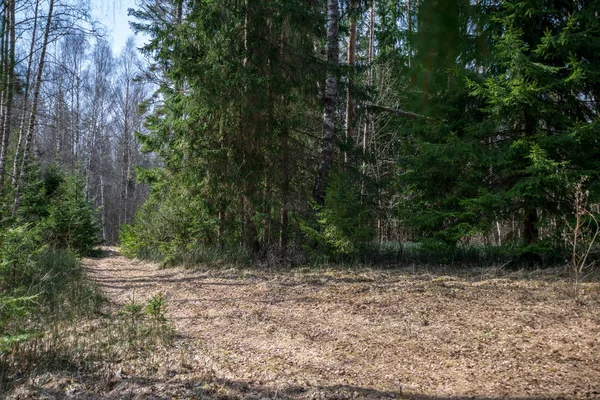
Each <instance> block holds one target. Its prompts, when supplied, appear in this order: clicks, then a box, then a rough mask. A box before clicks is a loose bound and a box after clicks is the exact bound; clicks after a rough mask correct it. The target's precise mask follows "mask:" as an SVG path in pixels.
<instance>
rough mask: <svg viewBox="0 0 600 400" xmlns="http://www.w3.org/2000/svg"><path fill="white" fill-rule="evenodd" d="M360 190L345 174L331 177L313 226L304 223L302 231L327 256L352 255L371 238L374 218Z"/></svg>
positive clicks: (364, 247) (336, 174)
mask: <svg viewBox="0 0 600 400" xmlns="http://www.w3.org/2000/svg"><path fill="white" fill-rule="evenodd" d="M362 197H363V196H361V187H360V185H357V184H356V180H352V179H350V178H349V177H348V175H347V174H345V173H343V172H341V171H338V172H336V173H334V174H333V176H332V180H331V184H330V186H329V187H328V188H327V193H326V196H325V204H324V205H323V207H321V208H319V207H317V206H316V205H315V208H316V209H317V227H316V228H312V227H311V226H310V225H308V224H306V223H304V224H303V225H302V230H303V232H304V233H305V234H306V235H307V236H308V237H309V238H311V239H312V240H314V241H316V242H317V243H318V244H319V245H320V246H323V247H324V251H325V253H326V254H329V255H330V256H334V257H337V256H348V255H356V254H358V253H360V252H361V251H364V250H365V249H366V246H367V245H368V244H369V243H370V242H371V241H372V240H373V238H374V237H375V229H374V226H375V224H374V215H373V213H372V211H371V208H370V206H369V205H368V204H367V201H366V199H364V198H362Z"/></svg>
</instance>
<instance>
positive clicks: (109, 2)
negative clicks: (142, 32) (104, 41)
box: [91, 0, 144, 55]
mask: <svg viewBox="0 0 600 400" xmlns="http://www.w3.org/2000/svg"><path fill="white" fill-rule="evenodd" d="M91 5H92V16H93V17H94V18H95V19H97V20H98V21H100V22H101V23H102V24H104V25H105V26H106V28H107V29H108V31H109V34H110V36H111V37H112V42H113V54H115V55H118V54H119V53H120V52H121V50H122V49H123V47H124V46H125V42H126V41H127V38H128V37H129V36H133V35H134V33H133V31H132V30H131V29H130V28H129V23H128V19H129V18H131V17H128V16H127V9H128V8H136V5H135V0H104V1H103V0H91ZM109 41H110V39H109ZM143 42H144V40H143V38H142V37H139V35H138V37H136V43H137V46H138V47H139V46H141V45H142V43H143Z"/></svg>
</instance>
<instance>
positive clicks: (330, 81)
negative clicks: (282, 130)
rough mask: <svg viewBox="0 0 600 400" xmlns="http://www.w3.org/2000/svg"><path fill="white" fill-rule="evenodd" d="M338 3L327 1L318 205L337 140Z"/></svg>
mask: <svg viewBox="0 0 600 400" xmlns="http://www.w3.org/2000/svg"><path fill="white" fill-rule="evenodd" d="M338 16H339V10H338V1H337V0H327V64H328V65H327V69H328V71H327V80H326V82H325V99H324V107H323V108H324V110H323V138H322V140H323V142H322V147H321V154H320V156H319V169H318V171H317V179H316V182H315V188H314V191H313V197H314V199H315V202H316V203H317V204H318V205H323V204H324V203H325V191H326V189H327V185H328V184H329V172H330V171H331V168H332V166H333V151H334V149H333V147H334V140H335V109H336V103H337V69H338V64H339V41H338V36H339V35H338Z"/></svg>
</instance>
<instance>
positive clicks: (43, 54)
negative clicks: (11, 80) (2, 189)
mask: <svg viewBox="0 0 600 400" xmlns="http://www.w3.org/2000/svg"><path fill="white" fill-rule="evenodd" d="M53 12H54V0H50V5H49V8H48V17H47V18H46V29H45V31H44V40H43V42H42V52H41V54H40V62H39V65H38V71H37V77H36V80H35V86H34V88H33V103H32V105H31V115H30V116H29V126H28V130H27V137H26V139H25V147H24V149H23V159H22V161H21V170H20V171H19V179H18V180H17V186H16V191H15V203H14V207H13V215H16V214H17V211H18V210H19V204H20V202H21V194H22V190H23V180H24V178H25V167H26V166H27V162H28V158H29V153H30V151H31V147H32V142H33V130H34V128H35V119H36V116H37V107H38V101H39V97H40V89H41V86H42V75H43V72H44V61H45V58H46V49H47V47H48V39H49V37H50V25H51V24H52V13H53Z"/></svg>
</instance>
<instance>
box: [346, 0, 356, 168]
mask: <svg viewBox="0 0 600 400" xmlns="http://www.w3.org/2000/svg"><path fill="white" fill-rule="evenodd" d="M356 1H357V0H350V5H349V7H350V32H349V37H348V87H347V88H346V142H347V143H352V147H354V137H355V133H354V124H355V120H356V101H355V100H354V98H353V97H352V85H353V84H354V65H355V63H356ZM350 158H351V157H350V154H349V152H348V151H345V152H344V162H345V163H349V162H350Z"/></svg>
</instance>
